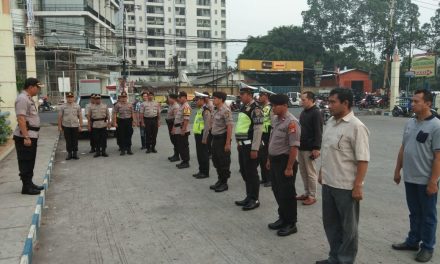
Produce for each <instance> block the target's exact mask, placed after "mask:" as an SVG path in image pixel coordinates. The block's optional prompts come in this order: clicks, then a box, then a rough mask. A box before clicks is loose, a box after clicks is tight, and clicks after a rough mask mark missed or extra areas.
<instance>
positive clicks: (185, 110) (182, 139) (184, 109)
mask: <svg viewBox="0 0 440 264" xmlns="http://www.w3.org/2000/svg"><path fill="white" fill-rule="evenodd" d="M186 96H187V94H186V93H185V92H180V93H179V97H185V98H186ZM190 116H191V107H190V106H189V104H188V102H185V103H183V104H181V105H180V107H179V110H178V111H177V113H176V117H175V118H174V135H175V136H176V143H177V151H178V152H179V155H180V158H181V159H182V162H181V163H180V164H177V165H176V167H177V168H179V169H184V168H189V142H188V136H189V134H190V130H189V129H190V127H189V118H190ZM184 121H187V122H188V125H187V126H186V129H185V131H182V129H184V127H183V126H184Z"/></svg>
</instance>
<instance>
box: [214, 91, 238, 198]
mask: <svg viewBox="0 0 440 264" xmlns="http://www.w3.org/2000/svg"><path fill="white" fill-rule="evenodd" d="M212 98H213V103H214V106H215V110H214V112H213V113H212V117H211V123H212V125H211V133H212V163H213V164H214V167H215V168H216V170H217V174H218V180H217V182H216V183H215V184H214V185H211V186H209V188H210V189H211V190H214V191H215V192H224V191H226V190H228V179H229V177H231V169H230V167H231V137H232V126H233V125H234V122H233V120H232V112H231V109H230V108H229V107H228V106H226V105H225V100H226V94H225V93H223V92H214V93H213V94H212Z"/></svg>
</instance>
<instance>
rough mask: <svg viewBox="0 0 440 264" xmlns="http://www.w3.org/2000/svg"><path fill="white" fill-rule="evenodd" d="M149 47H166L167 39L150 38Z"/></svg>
mask: <svg viewBox="0 0 440 264" xmlns="http://www.w3.org/2000/svg"><path fill="white" fill-rule="evenodd" d="M147 43H148V47H165V41H164V40H163V39H149V40H148V42H147Z"/></svg>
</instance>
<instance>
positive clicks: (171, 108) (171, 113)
mask: <svg viewBox="0 0 440 264" xmlns="http://www.w3.org/2000/svg"><path fill="white" fill-rule="evenodd" d="M169 97H170V98H173V99H174V100H177V94H170V95H169ZM179 107H180V106H179V104H178V103H177V102H174V104H172V105H168V112H167V117H166V119H165V120H166V122H167V126H168V134H169V136H170V141H171V144H173V150H174V154H173V156H171V157H168V160H169V161H171V162H174V161H179V160H180V158H179V152H178V151H177V145H176V144H177V143H176V136H175V135H173V134H172V133H171V132H172V131H173V126H174V118H175V117H176V114H177V111H179Z"/></svg>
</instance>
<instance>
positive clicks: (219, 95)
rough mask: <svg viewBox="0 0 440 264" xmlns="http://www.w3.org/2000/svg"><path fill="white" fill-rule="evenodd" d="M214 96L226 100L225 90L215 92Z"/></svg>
mask: <svg viewBox="0 0 440 264" xmlns="http://www.w3.org/2000/svg"><path fill="white" fill-rule="evenodd" d="M212 97H217V98H219V99H222V101H225V100H226V93H224V92H213V93H212Z"/></svg>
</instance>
